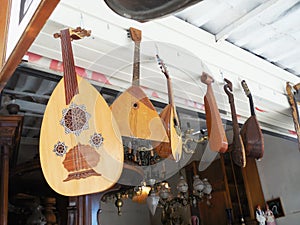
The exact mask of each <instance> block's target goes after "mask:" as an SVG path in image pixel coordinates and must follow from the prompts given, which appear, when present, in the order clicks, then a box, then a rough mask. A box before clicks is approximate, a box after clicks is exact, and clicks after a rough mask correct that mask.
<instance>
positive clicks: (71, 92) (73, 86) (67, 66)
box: [61, 29, 79, 105]
mask: <svg viewBox="0 0 300 225" xmlns="http://www.w3.org/2000/svg"><path fill="white" fill-rule="evenodd" d="M61 49H62V60H63V69H64V85H65V98H66V104H67V105H68V104H70V102H71V100H72V98H73V97H74V96H75V95H76V94H78V93H79V91H78V83H77V77H76V71H75V64H74V57H73V51H72V44H71V37H70V31H69V29H65V30H62V31H61Z"/></svg>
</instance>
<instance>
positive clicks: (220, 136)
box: [201, 72, 228, 153]
mask: <svg viewBox="0 0 300 225" xmlns="http://www.w3.org/2000/svg"><path fill="white" fill-rule="evenodd" d="M201 82H202V83H204V84H206V85H207V90H206V94H205V96H204V106H205V114H206V126H207V131H208V142H209V147H210V149H211V150H212V151H216V152H220V153H225V152H226V151H227V148H228V141H227V137H226V134H225V131H224V127H223V124H222V120H221V116H220V112H219V109H218V106H217V103H216V99H215V96H214V93H213V89H212V83H213V82H214V80H213V78H212V77H211V76H210V75H209V74H207V73H205V72H203V73H202V75H201Z"/></svg>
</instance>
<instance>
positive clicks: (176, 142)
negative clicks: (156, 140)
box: [155, 104, 182, 161]
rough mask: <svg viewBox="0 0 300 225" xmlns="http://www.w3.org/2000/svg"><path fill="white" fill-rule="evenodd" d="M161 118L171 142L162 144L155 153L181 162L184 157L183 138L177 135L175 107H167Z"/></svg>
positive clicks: (170, 105)
mask: <svg viewBox="0 0 300 225" xmlns="http://www.w3.org/2000/svg"><path fill="white" fill-rule="evenodd" d="M159 116H160V118H161V119H162V121H163V122H164V127H165V129H166V132H167V135H168V137H169V142H161V143H160V144H159V145H158V146H157V147H156V148H155V151H156V152H157V153H158V155H159V156H160V157H162V158H171V159H173V160H175V161H179V160H180V158H181V155H182V136H181V135H180V134H178V133H177V131H176V127H175V124H174V118H175V117H176V111H175V108H174V106H173V105H172V104H169V105H167V106H166V107H165V108H164V109H163V111H162V112H161V113H160V115H159ZM176 118H177V117H176ZM177 121H178V118H177ZM178 125H179V124H178Z"/></svg>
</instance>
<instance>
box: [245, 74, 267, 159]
mask: <svg viewBox="0 0 300 225" xmlns="http://www.w3.org/2000/svg"><path fill="white" fill-rule="evenodd" d="M241 84H242V87H243V88H244V91H245V93H246V95H247V97H248V99H249V104H250V111H251V116H250V117H249V118H248V119H247V120H246V122H245V123H244V124H243V126H242V128H241V132H240V133H241V137H242V139H243V143H244V146H245V152H246V156H247V157H252V158H256V159H261V158H262V157H263V155H264V136H263V134H262V131H261V129H260V126H259V123H258V120H257V118H256V115H255V108H254V103H253V99H252V94H251V92H250V90H249V88H248V86H247V83H246V81H244V80H243V81H242V82H241Z"/></svg>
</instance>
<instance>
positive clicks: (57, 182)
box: [40, 28, 124, 196]
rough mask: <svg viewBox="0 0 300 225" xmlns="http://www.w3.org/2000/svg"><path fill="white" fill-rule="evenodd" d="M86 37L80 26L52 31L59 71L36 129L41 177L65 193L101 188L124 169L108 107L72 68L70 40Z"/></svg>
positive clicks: (57, 190)
mask: <svg viewBox="0 0 300 225" xmlns="http://www.w3.org/2000/svg"><path fill="white" fill-rule="evenodd" d="M85 36H89V32H87V31H85V30H82V29H80V28H77V29H74V30H72V29H65V30H61V31H60V33H58V34H55V35H54V37H56V38H60V39H61V48H62V58H63V72H64V75H63V77H62V79H61V80H60V82H59V83H58V84H57V86H56V88H55V89H54V91H53V93H52V95H51V97H50V99H49V102H48V104H47V107H46V110H45V114H44V118H43V121H42V127H41V134H40V161H41V167H42V171H43V174H44V176H45V179H46V181H47V182H48V184H49V186H50V187H51V188H52V189H53V190H54V191H56V192H58V193H59V194H62V195H66V196H77V195H84V194H90V193H96V192H100V191H103V190H106V189H108V188H110V187H111V186H113V185H114V184H115V183H116V182H117V181H118V179H119V177H120V175H121V172H122V169H123V157H124V155H123V145H122V139H121V135H120V132H119V130H118V126H117V123H116V121H115V119H114V117H113V115H112V113H111V110H110V108H109V107H108V105H107V103H106V101H105V100H104V98H103V97H102V96H101V95H100V94H99V92H98V91H97V90H96V89H95V88H94V87H93V86H92V85H91V84H90V83H89V82H88V81H86V80H85V79H83V78H82V77H79V76H78V75H77V74H76V71H75V65H74V58H73V52H72V44H71V41H72V40H78V39H81V38H83V37H85ZM112 168H113V169H112Z"/></svg>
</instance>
